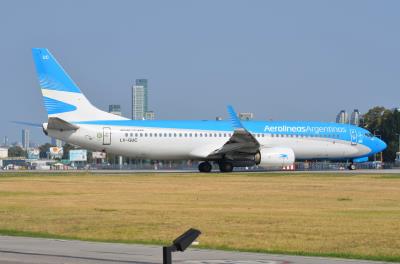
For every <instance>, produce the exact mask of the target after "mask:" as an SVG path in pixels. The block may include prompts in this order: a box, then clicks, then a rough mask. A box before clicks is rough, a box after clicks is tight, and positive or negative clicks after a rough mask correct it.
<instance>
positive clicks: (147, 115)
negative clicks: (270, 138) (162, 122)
mask: <svg viewBox="0 0 400 264" xmlns="http://www.w3.org/2000/svg"><path fill="white" fill-rule="evenodd" d="M144 119H146V120H154V119H156V114H155V113H154V111H147V112H145V113H144Z"/></svg>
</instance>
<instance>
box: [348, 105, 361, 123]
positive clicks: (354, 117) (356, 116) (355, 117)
mask: <svg viewBox="0 0 400 264" xmlns="http://www.w3.org/2000/svg"><path fill="white" fill-rule="evenodd" d="M350 124H352V125H355V126H359V125H360V112H359V111H358V109H354V111H353V113H351V116H350Z"/></svg>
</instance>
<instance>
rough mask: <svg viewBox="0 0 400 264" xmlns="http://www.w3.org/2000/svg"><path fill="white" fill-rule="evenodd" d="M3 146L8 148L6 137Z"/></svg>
mask: <svg viewBox="0 0 400 264" xmlns="http://www.w3.org/2000/svg"><path fill="white" fill-rule="evenodd" d="M3 146H4V147H8V137H7V136H4V140H3Z"/></svg>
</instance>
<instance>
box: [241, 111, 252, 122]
mask: <svg viewBox="0 0 400 264" xmlns="http://www.w3.org/2000/svg"><path fill="white" fill-rule="evenodd" d="M253 118H254V114H253V113H248V112H247V113H239V119H240V120H244V121H249V120H252V119H253Z"/></svg>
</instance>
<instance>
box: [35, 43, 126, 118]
mask: <svg viewBox="0 0 400 264" xmlns="http://www.w3.org/2000/svg"><path fill="white" fill-rule="evenodd" d="M32 54H33V60H34V62H35V66H36V72H37V76H38V79H39V84H40V88H41V90H42V95H43V102H44V106H45V108H46V110H47V114H48V116H49V117H58V118H60V119H63V120H66V121H72V122H74V121H89V120H90V121H91V120H123V119H126V118H123V117H120V116H116V115H113V114H110V113H107V112H105V111H102V110H100V109H98V108H96V107H94V106H93V105H92V104H91V103H90V102H89V100H87V98H86V97H85V95H84V94H83V93H82V92H81V90H80V89H79V87H78V86H77V85H76V83H75V82H74V81H73V80H72V79H71V78H70V77H69V75H68V74H67V73H66V72H65V70H64V69H63V68H62V67H61V65H60V64H59V63H58V62H57V60H56V59H55V58H54V57H53V55H52V54H51V53H50V52H49V51H48V50H47V49H43V48H34V49H32Z"/></svg>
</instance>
